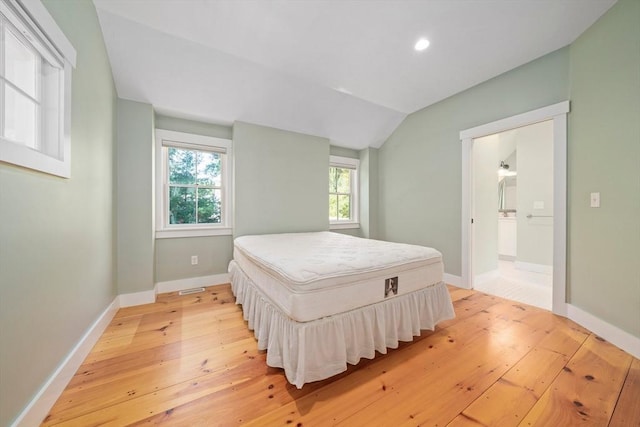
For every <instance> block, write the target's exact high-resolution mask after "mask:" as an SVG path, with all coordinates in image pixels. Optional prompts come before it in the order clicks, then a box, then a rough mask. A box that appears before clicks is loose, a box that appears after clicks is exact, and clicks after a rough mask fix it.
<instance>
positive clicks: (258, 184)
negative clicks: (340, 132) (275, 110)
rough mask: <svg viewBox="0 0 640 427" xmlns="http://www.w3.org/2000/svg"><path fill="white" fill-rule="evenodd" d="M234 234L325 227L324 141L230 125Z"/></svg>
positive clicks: (326, 161)
mask: <svg viewBox="0 0 640 427" xmlns="http://www.w3.org/2000/svg"><path fill="white" fill-rule="evenodd" d="M233 150H234V158H233V159H234V169H233V172H234V224H233V227H234V236H242V235H245V234H265V233H283V232H302V231H319V230H328V229H329V218H328V215H327V211H328V208H327V203H328V202H327V200H328V197H329V185H328V184H327V182H328V179H329V178H328V173H329V172H328V170H329V140H327V139H326V138H320V137H316V136H310V135H303V134H300V133H294V132H287V131H283V130H279V129H274V128H268V127H264V126H258V125H252V124H249V123H243V122H236V123H234V125H233Z"/></svg>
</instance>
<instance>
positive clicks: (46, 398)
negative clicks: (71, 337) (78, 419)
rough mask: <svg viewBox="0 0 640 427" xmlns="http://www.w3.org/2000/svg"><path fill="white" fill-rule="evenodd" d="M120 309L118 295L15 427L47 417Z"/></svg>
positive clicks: (70, 353) (23, 411)
mask: <svg viewBox="0 0 640 427" xmlns="http://www.w3.org/2000/svg"><path fill="white" fill-rule="evenodd" d="M119 308H120V307H119V298H118V297H116V298H114V300H113V302H111V304H109V306H108V307H107V308H106V309H105V310H104V311H103V312H102V314H101V315H100V316H99V317H98V319H97V320H96V321H95V322H93V324H92V325H91V326H90V327H89V329H88V330H87V332H85V334H84V335H83V336H82V338H80V340H79V341H78V343H77V344H76V345H75V346H74V347H73V349H71V351H70V352H69V354H68V355H67V357H66V358H65V359H64V360H63V361H62V363H60V365H59V366H58V369H56V370H55V371H54V373H53V374H51V376H50V377H49V379H48V380H47V382H46V383H44V385H43V386H42V387H41V388H40V390H39V391H38V392H37V393H36V395H35V396H34V397H33V399H31V401H30V402H29V404H28V405H27V406H26V407H25V408H24V409H23V410H22V412H21V413H20V415H18V417H17V418H16V420H15V421H14V422H13V424H11V426H12V427H18V426H36V425H40V423H42V420H44V418H45V417H46V416H47V414H48V413H49V411H50V410H51V408H52V407H53V404H54V403H56V400H58V398H59V397H60V395H61V394H62V392H63V391H64V389H65V387H67V384H69V381H71V379H72V378H73V376H74V375H75V373H76V372H77V371H78V368H80V366H81V365H82V362H84V360H85V359H86V357H87V356H88V355H89V353H90V352H91V349H92V348H93V346H94V345H95V344H96V342H98V339H100V337H101V336H102V334H103V333H104V331H105V330H106V329H107V326H109V323H111V320H112V319H113V317H114V316H115V314H116V312H117V311H118V309H119Z"/></svg>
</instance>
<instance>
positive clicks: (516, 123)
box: [460, 101, 570, 316]
mask: <svg viewBox="0 0 640 427" xmlns="http://www.w3.org/2000/svg"><path fill="white" fill-rule="evenodd" d="M569 110H570V103H569V101H563V102H559V103H557V104H553V105H549V106H547V107H543V108H538V109H537V110H532V111H529V112H526V113H522V114H518V115H515V116H511V117H507V118H505V119H502V120H497V121H494V122H491V123H487V124H484V125H480V126H476V127H473V128H470V129H466V130H463V131H460V140H461V143H462V208H461V216H462V229H461V233H462V236H461V237H462V242H461V262H462V265H461V267H462V287H465V288H468V289H471V288H472V287H473V277H472V276H473V253H472V249H473V229H472V224H471V218H472V217H473V183H472V176H473V173H472V172H473V171H472V167H473V140H474V138H480V137H483V136H487V135H491V134H494V133H499V132H503V131H506V130H510V129H514V128H518V127H522V126H527V125H530V124H534V123H538V122H541V121H545V120H553V156H554V157H553V158H554V160H553V194H554V196H553V197H554V199H553V201H554V217H553V226H554V230H553V303H552V308H553V312H554V313H555V314H559V315H562V316H566V292H567V289H566V287H567V284H566V280H567V275H566V269H567V267H566V263H567V113H568V112H569Z"/></svg>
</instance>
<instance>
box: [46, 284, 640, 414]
mask: <svg viewBox="0 0 640 427" xmlns="http://www.w3.org/2000/svg"><path fill="white" fill-rule="evenodd" d="M448 289H449V292H450V294H451V295H452V300H453V301H454V309H455V312H456V318H455V319H451V320H448V321H446V322H442V323H440V324H439V325H438V327H437V328H436V330H435V331H423V333H422V334H421V335H420V336H419V337H416V338H415V340H414V341H412V342H409V343H401V344H400V345H399V348H398V349H395V350H389V351H388V352H387V354H385V355H380V354H377V355H376V358H375V359H373V360H362V361H360V363H358V365H356V366H351V365H349V367H348V369H347V371H346V372H344V373H342V374H339V375H337V376H334V377H332V378H329V379H326V380H323V381H319V382H315V383H310V384H306V385H305V386H304V387H303V388H302V389H297V388H295V387H294V386H292V385H291V384H289V383H288V382H287V381H286V378H285V377H284V374H283V371H282V370H281V369H277V368H271V367H268V366H266V353H265V352H263V351H258V350H257V343H256V340H255V338H254V336H253V332H252V331H250V330H248V328H247V323H246V322H245V321H244V320H243V317H242V312H241V308H240V307H239V306H237V305H235V300H234V298H233V295H232V293H231V289H230V286H229V285H222V286H215V287H209V288H207V289H206V290H205V292H202V293H199V294H193V295H188V296H180V295H178V294H177V293H169V294H163V295H160V296H158V302H157V303H155V304H148V305H144V306H138V307H130V308H126V309H121V310H120V311H119V312H118V313H117V314H116V316H115V317H114V319H113V321H112V323H111V325H110V326H109V327H108V328H107V329H106V331H105V333H104V334H103V336H102V337H101V338H100V340H99V341H98V343H97V344H96V346H95V347H94V349H93V350H92V352H91V353H90V354H89V356H88V357H87V359H86V360H85V362H84V363H83V365H82V366H81V367H80V369H79V370H78V372H77V373H76V375H75V376H74V377H73V379H72V380H71V382H70V383H69V385H68V387H67V388H66V389H65V391H64V392H63V394H62V395H61V396H60V399H59V400H58V401H57V402H56V404H55V405H54V407H53V408H52V409H51V411H50V414H49V416H48V418H47V419H46V421H45V422H44V423H43V425H45V426H53V425H61V426H83V427H84V426H92V425H113V426H121V425H140V426H141V425H166V426H171V427H173V426H216V425H222V426H231V425H253V426H264V425H293V426H296V425H298V424H299V423H300V424H302V425H305V426H310V425H311V426H313V425H344V426H352V425H393V426H396V425H412V426H415V425H433V424H438V425H439V426H444V425H446V424H447V423H449V422H451V421H452V420H454V421H453V422H452V423H451V425H456V426H471V425H473V426H477V425H496V423H498V424H499V425H512V424H513V423H508V424H505V423H504V420H507V419H508V418H509V417H510V416H511V417H513V418H515V416H514V412H515V413H517V414H518V417H522V416H523V415H522V414H524V413H525V412H526V409H523V405H522V403H523V402H524V403H526V405H524V406H530V407H532V409H531V410H530V411H529V413H528V414H527V415H526V417H533V418H530V419H531V420H532V423H535V422H539V423H540V424H538V425H542V424H544V422H545V421H546V420H547V418H545V416H546V414H547V411H548V410H549V408H550V407H551V404H550V403H549V401H550V400H554V399H556V400H559V399H560V396H563V398H564V399H566V398H567V396H568V395H567V390H570V391H571V392H572V393H573V394H575V395H576V396H580V398H581V399H582V395H583V393H592V392H593V395H594V396H597V397H598V398H601V397H602V395H603V394H606V393H610V394H611V396H612V397H607V399H608V400H607V399H605V400H606V402H605V403H603V404H602V405H601V406H598V405H599V404H598V403H597V402H595V403H594V402H592V401H590V400H588V399H587V398H584V399H583V400H580V403H581V404H583V406H584V407H585V408H587V409H588V410H585V411H584V412H585V413H588V414H589V418H588V419H587V421H590V422H592V424H591V425H597V424H594V423H593V421H597V422H599V421H602V420H604V419H605V418H606V420H608V419H609V418H610V417H611V412H612V411H613V408H614V406H613V405H614V404H615V401H617V402H618V403H617V406H615V408H616V409H615V412H613V417H612V418H611V424H610V425H612V426H613V425H616V424H615V423H622V424H621V425H625V424H624V423H627V422H628V420H632V421H631V422H634V421H633V420H634V419H635V418H634V417H637V410H638V409H637V394H638V390H637V388H638V375H639V374H638V373H637V371H638V366H640V365H638V362H637V359H634V361H633V364H632V363H631V362H630V360H631V358H630V356H629V355H626V354H625V353H623V352H621V351H620V350H618V349H615V348H614V347H613V346H611V345H610V344H608V343H604V344H605V345H602V346H601V345H600V344H601V341H598V340H595V338H592V337H591V335H590V333H589V332H588V331H586V330H585V329H584V328H581V327H580V326H578V325H576V324H575V323H573V322H571V321H569V320H567V319H564V318H561V317H558V316H555V315H553V314H551V313H549V312H547V311H544V310H540V309H537V308H534V307H528V306H526V305H522V304H519V303H516V302H512V301H508V300H504V299H500V298H497V297H493V296H490V295H486V294H482V293H479V292H475V291H471V290H465V289H459V288H455V287H451V286H449V287H448ZM585 337H589V339H585ZM594 340H595V341H594ZM576 349H578V350H577V351H576ZM620 353H622V354H623V355H624V356H620ZM625 357H626V359H625ZM205 360H206V363H204V362H205ZM567 360H569V361H568V362H567ZM625 361H626V362H625ZM627 362H628V363H627ZM625 363H627V368H629V365H632V369H626V370H625V367H624V364H625ZM560 365H562V366H560ZM565 365H566V367H568V368H569V369H571V371H572V372H573V373H574V378H573V379H574V380H575V381H577V383H576V384H577V385H576V384H573V385H571V384H565V382H567V380H566V379H562V380H561V378H562V377H563V376H565V375H567V371H565V370H563V369H562V368H563V367H564V366H565ZM558 371H559V373H558ZM576 372H578V374H576ZM627 372H628V374H627ZM554 373H555V374H556V377H555V379H553V377H554ZM586 375H590V376H591V377H593V378H592V379H591V380H590V381H591V383H603V384H605V385H606V386H600V385H599V386H597V387H596V388H595V389H592V388H588V387H590V386H592V385H593V384H591V385H587V386H584V385H583V384H582V382H584V380H585V378H586V377H585V376H586ZM625 378H626V381H625ZM605 379H609V381H607V380H605ZM563 381H564V382H563ZM549 383H550V384H551V385H550V386H549V387H548V388H547V389H546V390H544V391H543V389H544V385H546V384H549ZM623 383H624V388H623V386H622V384H623ZM612 384H613V385H614V386H615V385H617V386H618V388H619V389H618V391H617V393H616V392H615V387H612V386H611V385H612ZM554 388H555V389H557V390H553V393H552V392H551V391H550V390H551V389H554ZM621 390H622V391H621ZM538 396H541V397H540V399H539V400H536V399H537V398H538ZM572 396H573V395H572ZM618 396H619V398H618ZM573 398H574V399H577V397H573ZM483 399H485V400H487V401H489V402H490V405H489V406H487V405H484V406H485V407H484V408H481V406H482V405H480V402H481V401H482V400H483ZM499 401H500V402H503V407H504V406H505V405H508V406H509V410H508V411H503V413H500V411H499V405H496V404H494V402H499ZM504 402H513V403H504ZM571 405H572V407H571V408H569V409H570V410H571V409H575V408H576V406H575V404H573V403H571ZM604 410H608V411H609V412H608V415H607V417H597V416H596V415H595V413H596V412H602V411H604ZM618 411H619V412H618ZM592 413H593V415H592ZM526 417H525V419H527V418H526ZM550 419H551V420H552V421H553V422H552V423H551V424H548V425H569V424H567V423H564V424H562V423H560V424H558V423H555V421H556V419H555V418H553V417H551V418H550ZM567 421H571V420H569V419H567ZM554 423H555V424H554ZM521 425H526V424H521ZM603 425H606V423H605V424H603ZM632 425H633V424H632Z"/></svg>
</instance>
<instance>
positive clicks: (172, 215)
mask: <svg viewBox="0 0 640 427" xmlns="http://www.w3.org/2000/svg"><path fill="white" fill-rule="evenodd" d="M195 223H196V189H195V188H187V187H170V188H169V224H195Z"/></svg>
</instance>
